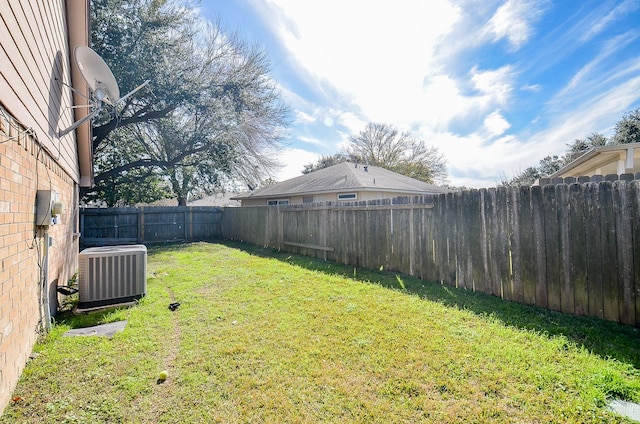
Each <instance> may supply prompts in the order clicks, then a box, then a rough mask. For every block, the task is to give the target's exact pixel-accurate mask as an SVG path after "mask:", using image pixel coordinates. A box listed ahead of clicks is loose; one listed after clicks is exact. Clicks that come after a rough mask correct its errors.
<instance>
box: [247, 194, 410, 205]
mask: <svg viewBox="0 0 640 424" xmlns="http://www.w3.org/2000/svg"><path fill="white" fill-rule="evenodd" d="M351 193H356V196H357V197H356V199H353V200H349V201H360V200H363V201H368V200H378V199H392V198H394V197H398V196H407V195H409V194H407V193H397V192H390V191H370V190H367V191H360V190H353V191H349V192H347V191H341V192H340V193H337V192H334V193H321V194H314V195H311V194H305V195H304V196H302V195H294V196H284V195H283V196H280V197H277V198H275V197H274V198H273V199H272V198H269V199H267V198H264V197H263V198H258V199H241V202H242V206H266V205H267V202H268V201H269V200H289V204H290V205H297V204H300V203H303V202H302V198H303V197H311V196H313V203H322V202H338V194H351ZM415 195H416V196H418V195H420V193H415Z"/></svg>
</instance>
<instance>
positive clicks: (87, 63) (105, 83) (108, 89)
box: [73, 46, 120, 105]
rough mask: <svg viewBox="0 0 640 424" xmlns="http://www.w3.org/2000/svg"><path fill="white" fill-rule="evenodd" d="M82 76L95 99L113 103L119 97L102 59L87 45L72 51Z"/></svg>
mask: <svg viewBox="0 0 640 424" xmlns="http://www.w3.org/2000/svg"><path fill="white" fill-rule="evenodd" d="M73 54H74V56H75V59H76V64H77V65H78V69H80V73H81V74H82V78H84V80H85V81H86V82H87V84H89V87H90V88H91V90H92V91H93V95H94V96H95V97H96V99H97V100H99V101H101V102H105V103H107V104H110V105H114V104H115V103H116V102H117V101H118V99H119V98H120V88H118V83H117V82H116V78H115V77H114V76H113V73H112V72H111V69H109V67H108V66H107V64H106V63H104V60H102V58H101V57H100V56H99V55H98V53H96V52H94V51H93V50H91V49H90V48H89V47H87V46H76V48H75V49H74V51H73Z"/></svg>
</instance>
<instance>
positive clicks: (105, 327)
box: [64, 321, 127, 337]
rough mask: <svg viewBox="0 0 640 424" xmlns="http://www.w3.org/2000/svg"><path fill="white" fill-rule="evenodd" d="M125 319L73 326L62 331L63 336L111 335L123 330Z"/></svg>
mask: <svg viewBox="0 0 640 424" xmlns="http://www.w3.org/2000/svg"><path fill="white" fill-rule="evenodd" d="M126 326H127V321H118V322H110V323H108V324H101V325H95V326H93V327H85V328H74V329H73V330H69V331H67V332H66V333H64V336H67V337H70V336H106V337H113V335H114V334H116V333H119V332H121V331H123V330H124V328H125V327H126Z"/></svg>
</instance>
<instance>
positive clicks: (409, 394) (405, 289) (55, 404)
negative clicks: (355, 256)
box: [0, 243, 640, 423]
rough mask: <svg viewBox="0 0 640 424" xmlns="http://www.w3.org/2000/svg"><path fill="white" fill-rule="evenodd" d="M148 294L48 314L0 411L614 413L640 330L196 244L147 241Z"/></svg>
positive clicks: (637, 387) (330, 416)
mask: <svg viewBox="0 0 640 424" xmlns="http://www.w3.org/2000/svg"><path fill="white" fill-rule="evenodd" d="M148 291H149V293H148V296H147V297H146V298H145V299H144V300H143V301H142V302H141V304H140V305H138V306H136V307H135V308H132V309H127V310H120V311H112V312H106V313H102V314H99V315H93V316H89V317H71V318H68V319H66V320H64V321H63V322H61V323H59V324H58V325H56V326H55V328H54V330H53V331H52V333H51V334H50V336H49V337H47V338H46V339H45V340H43V341H42V342H41V343H40V344H38V346H37V348H36V350H37V351H38V352H40V353H41V356H39V357H38V358H37V359H35V360H33V361H31V362H30V364H29V365H28V366H27V369H26V371H25V372H24V374H23V377H22V379H21V381H20V383H19V386H18V388H17V389H16V391H15V394H14V396H15V397H19V398H20V399H21V400H19V401H17V402H13V403H12V404H11V405H10V406H9V407H7V409H6V410H5V413H4V415H3V416H2V418H1V419H0V422H3V423H4V422H12V423H13V422H29V423H40V422H42V423H45V422H47V423H48V422H68V423H73V422H92V423H93V422H140V423H153V422H166V423H174V422H223V423H235V422H237V423H246V422H260V423H263V422H265V423H281V422H289V423H306V422H335V423H343V422H362V423H365V422H366V423H369V422H384V423H394V422H397V423H403V422H404V423H414V422H434V423H447V422H451V423H454V422H478V423H483V422H487V423H496V422H498V423H499V422H509V423H511V422H526V423H531V422H539V423H547V422H624V420H623V419H622V418H619V417H616V416H614V415H613V414H611V413H610V412H608V411H607V410H606V407H605V401H606V399H607V398H608V397H623V398H626V399H631V400H640V372H639V371H638V369H639V367H640V335H639V334H638V331H637V329H633V328H629V327H624V326H619V325H615V324H611V323H605V322H602V321H598V320H593V319H584V318H576V317H565V316H562V315H559V314H554V313H551V312H547V311H543V310H540V309H537V308H528V307H524V306H520V305H515V304H510V303H505V302H501V301H499V300H498V299H495V298H492V297H490V296H484V295H477V294H473V293H469V292H465V291H460V290H455V289H450V288H445V287H442V286H439V285H434V284H428V283H425V282H424V281H421V280H417V279H413V278H407V277H403V276H396V275H395V274H392V273H385V272H377V271H367V270H354V269H353V268H348V267H344V266H339V265H336V264H333V263H329V262H322V261H315V260H310V259H309V258H303V257H298V256H289V255H284V254H282V253H277V252H272V251H270V250H264V249H257V248H251V247H248V246H245V245H237V244H226V245H225V244H205V243H196V244H190V245H181V246H170V247H165V248H159V249H152V250H151V251H150V254H149V280H148ZM174 299H175V300H178V301H180V302H181V306H180V307H179V308H178V310H177V311H175V312H171V311H170V310H169V309H168V308H167V305H168V304H169V303H170V302H172V301H173V300H174ZM121 319H127V320H128V325H127V328H126V329H125V331H124V332H123V333H119V334H117V335H116V336H115V337H114V338H112V339H104V338H96V337H91V338H70V337H62V333H63V332H64V331H66V330H68V329H69V328H71V327H74V326H80V325H86V324H89V323H96V322H109V321H117V320H121ZM163 369H167V370H168V371H169V378H168V379H167V381H166V382H165V383H163V384H157V382H156V378H157V375H158V373H159V372H160V371H161V370H163Z"/></svg>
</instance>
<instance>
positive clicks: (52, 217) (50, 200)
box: [36, 190, 64, 227]
mask: <svg viewBox="0 0 640 424" xmlns="http://www.w3.org/2000/svg"><path fill="white" fill-rule="evenodd" d="M63 209H64V208H63V207H62V204H61V203H60V202H59V201H58V193H56V192H55V191H53V190H38V193H37V194H36V225H37V226H40V227H48V226H49V225H52V224H56V223H57V216H58V215H60V214H61V213H62V212H63Z"/></svg>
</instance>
